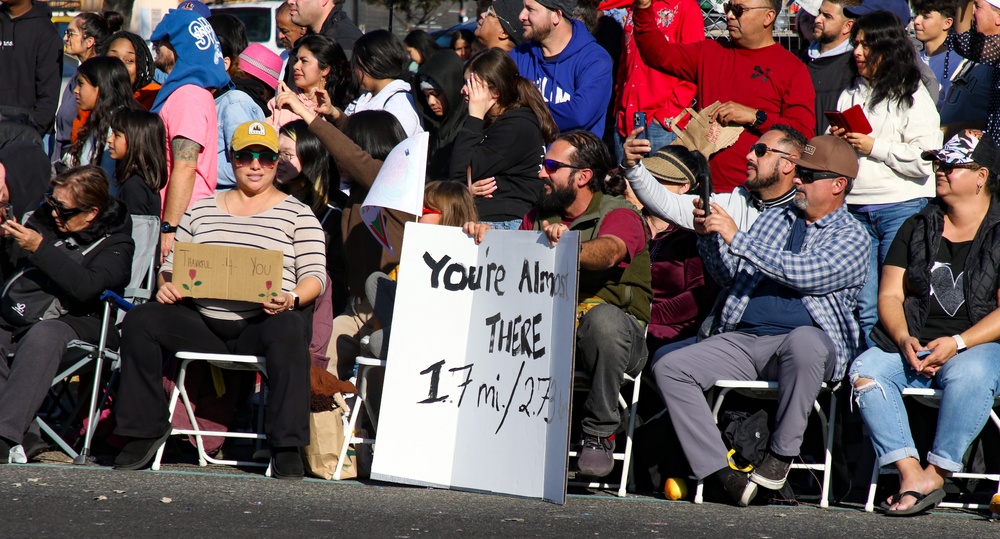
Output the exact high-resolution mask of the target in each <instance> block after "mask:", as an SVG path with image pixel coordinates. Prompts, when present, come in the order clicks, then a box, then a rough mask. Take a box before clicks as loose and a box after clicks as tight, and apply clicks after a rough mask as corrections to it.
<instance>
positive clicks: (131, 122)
mask: <svg viewBox="0 0 1000 539" xmlns="http://www.w3.org/2000/svg"><path fill="white" fill-rule="evenodd" d="M111 130H112V131H116V132H118V133H121V134H123V135H125V141H126V144H127V146H128V149H127V150H125V155H124V156H123V157H122V158H121V159H119V160H118V163H117V165H116V166H115V177H116V178H117V179H118V183H119V184H123V183H125V182H126V181H127V180H128V179H129V178H131V177H132V175H137V176H139V177H140V178H142V181H144V182H145V183H146V186H147V187H149V188H150V189H151V190H152V191H153V192H154V193H159V192H160V189H163V187H164V186H166V185H167V148H166V146H164V141H165V140H167V130H166V128H165V127H164V125H163V120H161V119H160V115H159V114H153V113H152V112H146V111H144V110H141V109H140V110H130V109H119V110H118V111H117V112H115V113H114V114H112V115H111Z"/></svg>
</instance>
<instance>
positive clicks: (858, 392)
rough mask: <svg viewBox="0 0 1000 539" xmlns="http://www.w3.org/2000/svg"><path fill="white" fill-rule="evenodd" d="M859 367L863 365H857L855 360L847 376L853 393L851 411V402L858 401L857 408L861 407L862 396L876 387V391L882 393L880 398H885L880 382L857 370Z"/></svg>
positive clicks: (852, 407) (852, 408)
mask: <svg viewBox="0 0 1000 539" xmlns="http://www.w3.org/2000/svg"><path fill="white" fill-rule="evenodd" d="M859 367H863V365H858V364H857V362H855V365H854V367H853V368H852V369H851V374H850V377H849V378H850V380H851V391H852V392H853V394H854V399H853V400H852V405H851V410H852V411H853V410H854V406H853V403H855V402H856V403H858V407H859V408H861V407H863V406H864V404H863V397H865V395H867V394H868V393H871V392H872V391H875V390H876V389H878V391H879V392H880V393H881V394H882V398H883V399H885V388H883V387H882V384H881V383H879V382H878V381H876V380H875V379H874V378H871V377H869V376H866V375H865V374H864V373H863V372H862V371H859V370H858V369H859Z"/></svg>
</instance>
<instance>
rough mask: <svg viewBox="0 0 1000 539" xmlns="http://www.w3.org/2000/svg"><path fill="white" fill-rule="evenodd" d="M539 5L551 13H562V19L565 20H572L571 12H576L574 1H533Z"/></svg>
mask: <svg viewBox="0 0 1000 539" xmlns="http://www.w3.org/2000/svg"><path fill="white" fill-rule="evenodd" d="M535 1H536V2H538V3H539V4H541V5H543V6H545V7H547V8H549V9H550V10H552V11H557V10H558V11H562V15H563V17H566V18H567V19H572V18H573V12H574V11H576V0H535Z"/></svg>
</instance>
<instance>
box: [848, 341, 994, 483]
mask: <svg viewBox="0 0 1000 539" xmlns="http://www.w3.org/2000/svg"><path fill="white" fill-rule="evenodd" d="M859 378H868V379H870V380H872V383H870V384H867V385H864V386H863V387H862V388H861V389H858V388H857V387H855V388H854V398H855V400H856V402H857V403H858V407H859V408H860V409H861V417H862V418H864V420H865V424H866V425H868V430H870V431H871V436H872V443H873V445H874V446H875V455H876V456H877V457H878V463H879V466H888V465H890V464H892V463H894V462H897V461H899V460H902V459H904V458H907V457H913V458H915V459H917V460H920V456H919V455H918V454H917V450H916V448H915V447H914V443H913V436H912V435H911V434H910V423H909V420H908V418H907V415H906V408H905V407H904V406H903V397H902V390H903V389H904V388H908V387H914V388H933V389H941V390H943V392H944V395H943V396H942V398H941V402H940V411H939V413H938V423H937V433H936V434H935V435H934V445H933V447H932V448H931V451H930V452H929V453H928V454H927V462H929V463H930V464H933V465H935V466H938V467H940V468H942V469H944V470H948V471H950V472H960V471H962V457H963V456H964V455H965V451H966V449H968V447H969V444H970V443H972V440H973V439H975V437H976V435H978V434H979V431H981V430H982V429H983V425H985V424H986V421H987V419H989V417H990V410H991V409H992V408H993V403H994V399H995V398H996V396H997V395H998V394H1000V344H997V343H986V344H980V345H977V346H973V347H972V348H969V349H968V350H966V351H964V352H961V353H959V354H957V355H956V356H954V357H952V358H951V359H950V360H948V362H947V363H945V364H944V366H942V367H941V369H940V370H938V372H937V374H936V375H935V376H934V377H933V378H927V377H925V376H923V375H920V374H917V372H916V371H914V370H913V368H912V367H910V365H909V364H908V363H907V362H906V360H904V359H903V357H902V356H900V355H899V353H897V352H893V353H888V352H885V351H883V350H881V349H879V348H869V349H868V350H866V351H865V352H864V353H863V354H861V355H860V356H858V358H857V359H856V360H854V364H853V365H851V371H850V380H851V385H852V386H854V385H855V383H856V382H857V380H858V379H859Z"/></svg>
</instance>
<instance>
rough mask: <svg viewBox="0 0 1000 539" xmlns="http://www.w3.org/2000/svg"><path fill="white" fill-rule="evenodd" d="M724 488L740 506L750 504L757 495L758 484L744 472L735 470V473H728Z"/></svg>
mask: <svg viewBox="0 0 1000 539" xmlns="http://www.w3.org/2000/svg"><path fill="white" fill-rule="evenodd" d="M722 488H724V489H725V490H726V493H727V494H729V496H730V497H731V498H732V499H733V501H734V502H736V505H737V506H739V507H746V506H748V505H750V502H751V501H753V498H754V496H756V495H757V484H756V483H754V482H752V481H750V478H749V477H748V476H747V474H746V473H744V472H738V471H733V473H730V474H729V475H727V476H726V480H725V482H724V483H723V484H722Z"/></svg>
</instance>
